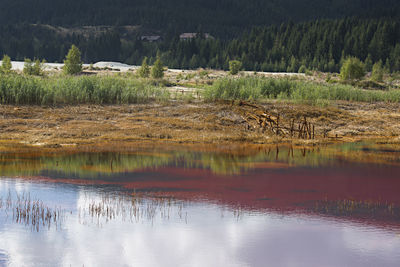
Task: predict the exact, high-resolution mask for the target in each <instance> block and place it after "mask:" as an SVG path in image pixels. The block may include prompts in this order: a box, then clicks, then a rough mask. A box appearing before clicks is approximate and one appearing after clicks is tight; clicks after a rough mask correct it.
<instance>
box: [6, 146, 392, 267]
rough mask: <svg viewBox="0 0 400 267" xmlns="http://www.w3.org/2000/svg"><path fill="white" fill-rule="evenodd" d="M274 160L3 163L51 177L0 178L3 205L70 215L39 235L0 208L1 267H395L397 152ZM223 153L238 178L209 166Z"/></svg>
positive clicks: (95, 158)
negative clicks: (36, 204) (38, 205)
mask: <svg viewBox="0 0 400 267" xmlns="http://www.w3.org/2000/svg"><path fill="white" fill-rule="evenodd" d="M353 150H354V151H355V153H353V154H351V153H350V152H348V151H353ZM282 151H284V154H285V155H288V154H289V155H290V153H291V152H288V151H287V150H284V149H282V150H281V152H282ZM343 151H345V152H343ZM360 151H361V152H360ZM175 153H178V152H175ZM179 153H180V152H179ZM179 153H178V154H179ZM269 153H270V154H269V155H268V151H263V152H262V153H261V152H260V153H259V154H253V155H251V156H250V157H240V156H238V157H235V156H229V155H225V156H221V155H213V154H212V153H211V154H208V155H204V154H201V153H197V154H194V155H192V156H188V157H186V156H182V154H179V155H178V156H177V154H174V155H171V154H169V153H164V152H163V153H159V154H158V155H157V156H156V157H154V156H153V157H152V156H151V154H145V158H143V157H144V156H143V153H140V156H139V158H138V156H137V155H138V154H134V156H132V154H130V155H129V156H128V157H125V156H124V155H118V154H117V155H116V154H114V155H112V154H97V155H95V154H93V155H88V154H84V155H82V154H81V155H63V156H60V157H58V158H56V159H55V157H54V156H53V157H45V156H40V157H39V159H38V158H37V157H31V156H30V157H28V156H27V155H23V156H21V155H19V156H18V158H17V159H16V160H15V161H13V160H12V158H13V157H12V155H3V164H2V168H1V170H2V172H3V175H8V176H13V175H11V174H12V172H13V173H14V175H18V173H20V174H21V175H28V174H29V175H38V174H41V175H43V174H46V176H48V177H42V178H40V179H38V178H32V177H31V178H30V179H26V178H6V177H4V178H0V196H1V197H2V201H3V202H5V200H6V198H7V195H8V194H9V192H11V195H12V196H13V198H14V199H15V198H16V193H17V192H18V194H20V195H21V194H23V193H24V192H25V193H28V192H29V194H30V196H31V198H32V199H35V198H37V199H40V200H41V201H43V203H45V205H46V206H47V207H49V208H54V207H55V206H57V207H61V208H62V209H63V210H64V211H65V218H64V220H63V222H62V224H61V226H60V227H58V228H56V227H50V228H48V227H41V228H40V230H39V231H36V229H32V228H31V227H30V226H29V225H25V224H21V223H15V222H14V220H13V218H12V213H11V212H10V211H8V214H6V212H5V209H4V207H3V208H0V241H1V242H0V266H2V265H5V264H6V265H10V266H70V265H72V266H82V265H85V266H110V265H111V266H112V265H114V266H399V263H400V252H399V251H400V220H399V210H398V207H399V206H400V196H398V195H399V194H398V192H400V177H399V173H400V172H399V170H400V169H399V167H398V165H397V163H398V162H397V160H396V157H395V155H394V154H396V153H397V152H396V151H394V152H393V151H391V152H390V153H388V152H386V153H385V155H377V156H376V158H378V162H377V163H370V162H369V158H370V156H371V155H370V153H371V150H362V149H361V150H360V149H354V147H351V148H346V149H343V148H342V150H339V152H338V151H336V152H332V151H331V152H329V153H328V155H327V154H324V153H322V152H319V154H318V155H317V156H315V155H310V157H311V159H310V158H309V159H306V158H307V157H300V159H299V160H298V162H299V164H298V165H296V164H294V162H295V160H296V157H292V159H290V158H286V159H285V157H284V156H279V155H278V159H276V154H275V155H272V152H271V151H270V152H269ZM293 153H294V154H296V153H300V154H299V155H300V156H301V155H302V154H303V152H302V151H294V152H293ZM314 153H315V152H314ZM332 153H333V154H332ZM347 153H348V154H347ZM374 153H375V154H377V153H379V151H378V152H377V151H374ZM393 153H394V154H393ZM282 154H283V153H282ZM350 154H351V155H350ZM355 155H356V156H355ZM360 155H361V156H360ZM324 156H325V157H324ZM110 157H113V167H112V168H113V170H111V167H110V166H108V165H109V162H110V161H109V159H110ZM159 157H161V158H162V159H164V160H165V161H163V160H160V159H159ZM224 157H225V158H226V159H227V160H225V162H227V163H223V164H224V165H225V166H229V164H231V166H239V167H238V169H237V170H240V171H236V170H235V172H233V173H232V172H227V171H215V169H213V168H212V167H210V166H212V165H213V164H214V165H215V164H217V165H218V164H220V163H221V162H222V161H223V160H221V158H224ZM274 157H275V159H274ZM279 157H282V158H279ZM286 157H287V156H286ZM382 157H385V158H387V159H390V160H388V162H389V164H386V165H385V164H382V163H381V162H379V158H382ZM215 158H217V161H218V162H219V163H216V162H213V161H214V159H215ZM229 158H230V159H232V161H234V162H235V164H234V165H232V162H231V163H229ZM78 159H79V160H78ZM60 160H63V162H60ZM10 162H13V163H12V164H13V166H14V168H11V167H10ZM56 162H58V163H56ZM130 162H131V163H132V164H131V165H130ZM138 162H139V163H138ZM140 162H142V166H141V165H140ZM143 162H144V163H143ZM147 162H152V164H153V163H154V162H155V165H154V164H153V165H152V164H150V163H149V164H148V163H147ZM160 162H161V163H160ZM315 162H317V163H318V164H316V163H315ZM143 164H145V166H144V165H143ZM88 166H92V167H90V168H89V167H88ZM107 168H110V169H109V170H107ZM220 169H221V168H220ZM220 169H219V170H220ZM222 169H223V168H222ZM228 169H229V168H228ZM100 170H101V171H100ZM229 173H230V174H229ZM133 192H135V194H134V195H132V193H133ZM133 200H134V201H135V202H134V204H132V203H133V202H132V201H133ZM100 207H101V208H100ZM107 208H109V211H110V212H111V210H112V211H113V212H114V217H111V218H109V217H108V216H106V215H104V214H106V212H104V210H105V209H107ZM94 209H97V212H94V213H93V212H92V213H91V212H90V211H91V210H92V211H93V210H94ZM133 213H135V215H134V216H132V214H133ZM99 214H100V215H99ZM102 214H103V215H102Z"/></svg>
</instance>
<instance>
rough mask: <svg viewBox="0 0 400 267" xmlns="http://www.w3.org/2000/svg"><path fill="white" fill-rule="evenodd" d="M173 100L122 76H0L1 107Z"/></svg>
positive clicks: (163, 92) (148, 85) (146, 83)
mask: <svg viewBox="0 0 400 267" xmlns="http://www.w3.org/2000/svg"><path fill="white" fill-rule="evenodd" d="M165 99H169V94H168V92H167V91H166V90H165V89H163V88H162V87H160V86H157V85H154V83H151V82H150V81H147V80H141V79H135V78H128V77H118V76H54V77H47V78H46V77H33V76H23V75H17V74H14V75H1V76H0V103H1V104H16V105H57V104H68V105H73V104H131V103H145V102H148V101H150V100H165Z"/></svg>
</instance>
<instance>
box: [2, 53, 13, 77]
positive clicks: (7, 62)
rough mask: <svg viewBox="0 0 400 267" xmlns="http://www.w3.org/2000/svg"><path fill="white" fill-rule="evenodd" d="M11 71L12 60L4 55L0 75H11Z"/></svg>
mask: <svg viewBox="0 0 400 267" xmlns="http://www.w3.org/2000/svg"><path fill="white" fill-rule="evenodd" d="M11 69H12V64H11V58H10V57H9V56H7V55H4V56H3V59H2V62H1V68H0V73H4V74H9V73H11Z"/></svg>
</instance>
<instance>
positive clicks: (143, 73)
mask: <svg viewBox="0 0 400 267" xmlns="http://www.w3.org/2000/svg"><path fill="white" fill-rule="evenodd" d="M138 75H139V77H142V78H148V77H149V76H150V67H149V65H148V64H147V57H145V58H144V59H143V61H142V66H140V68H139V69H138Z"/></svg>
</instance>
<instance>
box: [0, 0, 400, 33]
mask: <svg viewBox="0 0 400 267" xmlns="http://www.w3.org/2000/svg"><path fill="white" fill-rule="evenodd" d="M398 10H399V7H398V1H396V0H381V1H376V0H352V1H346V0H319V1H317V0H280V1H276V0H247V1H243V0H222V1H215V0H203V1H199V0H197V1H196V0H185V1H182V0H164V1H161V0H79V1H78V0H72V1H62V0H36V1H26V0H14V1H6V0H1V1H0V24H2V25H4V24H19V23H28V24H30V23H39V24H50V25H58V26H82V25H141V26H144V27H148V28H151V29H154V30H164V31H165V30H168V31H196V30H198V29H199V27H201V28H202V29H203V30H205V31H208V32H211V33H213V34H215V35H217V36H219V37H222V35H226V36H230V35H232V34H235V33H241V30H242V29H244V28H249V27H252V26H260V25H269V24H280V23H282V22H285V21H294V22H298V21H306V20H313V19H317V18H339V17H345V16H367V17H372V16H373V17H379V16H382V15H391V14H396V11H398Z"/></svg>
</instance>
